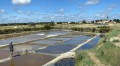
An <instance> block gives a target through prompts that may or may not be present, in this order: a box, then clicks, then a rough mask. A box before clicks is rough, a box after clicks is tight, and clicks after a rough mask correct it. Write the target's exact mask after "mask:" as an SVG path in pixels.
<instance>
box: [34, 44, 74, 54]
mask: <svg viewBox="0 0 120 66" xmlns="http://www.w3.org/2000/svg"><path fill="white" fill-rule="evenodd" d="M74 47H75V46H70V45H51V46H48V47H47V48H45V49H42V50H37V51H36V52H37V53H40V52H42V53H50V54H61V53H65V52H68V51H70V50H71V49H73V48H74Z"/></svg>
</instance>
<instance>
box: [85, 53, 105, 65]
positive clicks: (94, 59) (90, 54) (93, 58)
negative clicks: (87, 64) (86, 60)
mask: <svg viewBox="0 0 120 66" xmlns="http://www.w3.org/2000/svg"><path fill="white" fill-rule="evenodd" d="M87 53H88V55H89V56H90V58H91V60H93V62H94V63H96V65H97V66H105V65H104V64H102V63H101V62H100V61H99V59H98V58H97V57H96V56H95V54H94V53H92V52H87Z"/></svg>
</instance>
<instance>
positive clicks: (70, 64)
mask: <svg viewBox="0 0 120 66" xmlns="http://www.w3.org/2000/svg"><path fill="white" fill-rule="evenodd" d="M55 66H75V59H73V58H69V59H68V58H67V59H62V60H60V61H59V62H57V63H56V64H55Z"/></svg>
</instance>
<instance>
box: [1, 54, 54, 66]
mask: <svg viewBox="0 0 120 66" xmlns="http://www.w3.org/2000/svg"><path fill="white" fill-rule="evenodd" d="M54 58H55V57H53V56H49V55H38V54H37V55H35V54H34V55H33V54H30V55H23V56H18V57H13V59H12V60H10V61H8V62H4V63H0V66H42V65H43V64H45V63H47V62H49V61H51V60H52V59H54Z"/></svg>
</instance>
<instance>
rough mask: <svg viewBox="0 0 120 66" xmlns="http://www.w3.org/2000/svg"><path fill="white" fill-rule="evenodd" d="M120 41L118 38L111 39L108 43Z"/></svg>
mask: <svg viewBox="0 0 120 66" xmlns="http://www.w3.org/2000/svg"><path fill="white" fill-rule="evenodd" d="M115 40H116V41H120V38H119V37H112V38H111V39H110V42H113V41H115Z"/></svg>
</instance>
